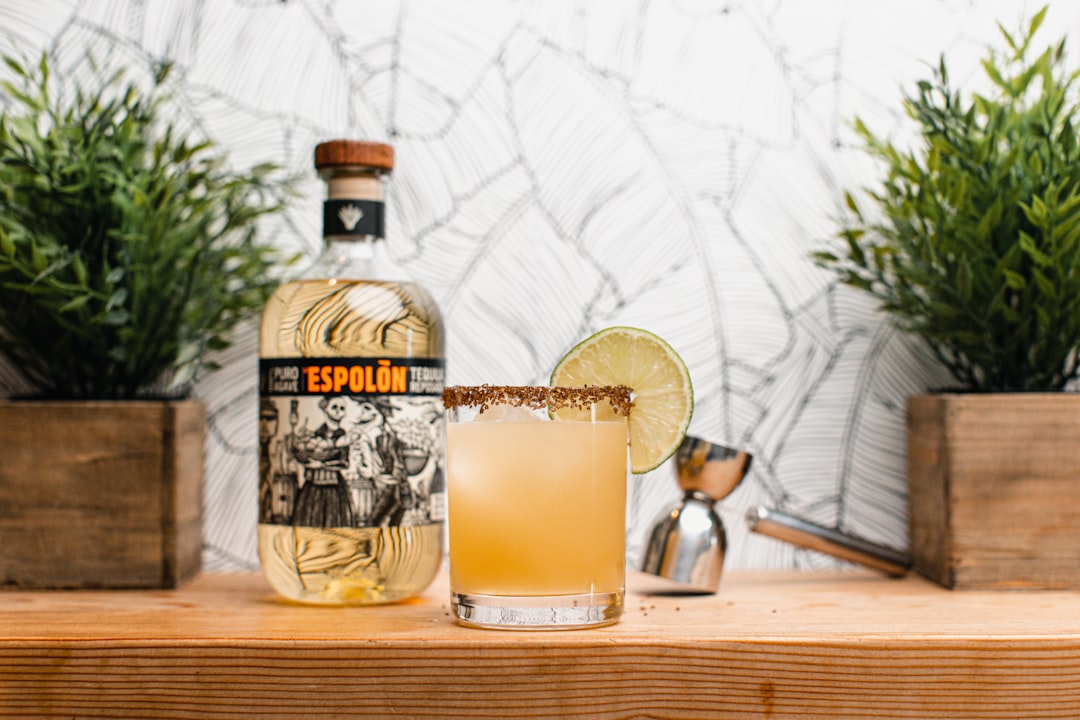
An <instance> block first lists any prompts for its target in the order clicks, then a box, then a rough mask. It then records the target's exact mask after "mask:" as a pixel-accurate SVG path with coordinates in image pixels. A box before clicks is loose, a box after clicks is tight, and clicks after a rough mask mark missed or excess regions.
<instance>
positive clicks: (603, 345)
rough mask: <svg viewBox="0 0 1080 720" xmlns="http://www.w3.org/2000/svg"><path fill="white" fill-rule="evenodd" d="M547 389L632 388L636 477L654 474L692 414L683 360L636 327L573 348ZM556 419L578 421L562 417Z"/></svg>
mask: <svg viewBox="0 0 1080 720" xmlns="http://www.w3.org/2000/svg"><path fill="white" fill-rule="evenodd" d="M646 360H647V362H645V361H646ZM551 384H552V385H561V386H575V385H627V386H629V387H630V388H631V390H632V391H633V393H634V402H633V407H632V409H631V412H630V461H631V463H630V464H631V472H633V473H635V474H641V473H645V472H648V471H650V470H654V469H656V468H657V467H659V466H660V465H662V464H663V463H664V461H666V460H667V459H668V458H669V457H671V456H672V455H673V454H674V453H675V451H676V450H677V449H678V447H679V444H680V443H681V442H682V440H683V438H685V437H686V432H687V430H688V429H689V426H690V419H691V417H692V416H693V412H694V390H693V383H692V382H691V379H690V372H689V370H688V369H687V367H686V364H685V363H684V362H683V360H682V358H681V357H680V356H679V354H678V353H677V352H676V351H675V350H674V349H673V348H672V347H671V345H670V344H668V343H667V342H666V341H665V340H664V339H663V338H661V337H659V336H658V335H656V334H655V333H652V332H649V331H648V330H642V329H640V328H635V327H628V326H622V325H620V326H614V327H609V328H605V329H604V330H600V331H599V332H597V333H594V334H593V335H590V336H589V337H587V338H585V339H584V340H582V341H581V342H579V343H577V344H576V345H575V346H574V347H572V348H571V349H570V351H569V352H567V353H566V355H565V356H563V358H562V359H561V360H560V361H559V363H558V364H557V365H556V366H555V369H554V370H553V371H552V373H551ZM556 416H557V417H558V418H559V419H564V420H570V419H581V418H580V417H579V416H578V415H575V414H571V413H566V412H564V411H559V412H558V413H557V414H556ZM612 416H613V417H614V413H612Z"/></svg>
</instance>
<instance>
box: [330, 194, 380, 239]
mask: <svg viewBox="0 0 1080 720" xmlns="http://www.w3.org/2000/svg"><path fill="white" fill-rule="evenodd" d="M383 207H384V205H383V203H382V202H379V201H377V200H326V201H324V202H323V237H332V236H338V235H354V236H364V235H371V236H374V237H377V238H382V237H386V235H385V232H384V229H383V228H384V219H383Z"/></svg>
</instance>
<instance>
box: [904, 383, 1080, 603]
mask: <svg viewBox="0 0 1080 720" xmlns="http://www.w3.org/2000/svg"><path fill="white" fill-rule="evenodd" d="M907 439H908V450H907V461H908V468H907V474H908V491H909V495H910V501H911V506H910V515H909V528H910V545H911V556H912V561H913V564H914V567H915V569H916V570H917V571H918V572H919V573H920V574H922V575H924V576H926V577H927V578H929V579H931V580H933V581H935V582H937V583H939V584H941V585H943V586H945V587H948V588H957V589H1023V588H1046V589H1064V588H1080V394H1075V393H1003V394H937V395H919V396H913V397H911V398H909V399H908V405H907Z"/></svg>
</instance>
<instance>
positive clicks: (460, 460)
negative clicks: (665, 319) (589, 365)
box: [444, 386, 629, 629]
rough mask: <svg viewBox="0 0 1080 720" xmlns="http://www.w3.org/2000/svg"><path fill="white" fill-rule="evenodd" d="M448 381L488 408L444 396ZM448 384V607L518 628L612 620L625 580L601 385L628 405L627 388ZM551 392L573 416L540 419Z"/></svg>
mask: <svg viewBox="0 0 1080 720" xmlns="http://www.w3.org/2000/svg"><path fill="white" fill-rule="evenodd" d="M458 391H462V392H465V391H477V392H479V393H480V396H482V397H483V399H484V400H485V401H486V404H487V409H486V411H485V412H477V410H478V404H479V403H473V404H471V405H470V403H469V402H467V400H469V398H468V397H462V398H458V399H454V397H453V396H454V393H455V392H458ZM447 393H448V394H447V395H444V400H445V399H446V398H447V397H448V396H450V397H451V400H450V401H448V402H447V408H448V409H449V410H450V422H449V424H448V425H447V469H448V482H447V489H448V497H449V511H450V512H449V530H450V584H451V593H452V604H453V605H454V608H455V614H456V616H457V618H458V619H459V620H460V621H461V622H464V623H467V624H473V625H481V626H485V627H516V628H526V629H528V628H543V627H561V628H566V627H585V626H590V625H602V624H607V623H610V622H614V621H615V620H617V619H618V617H619V614H620V613H621V610H622V596H623V592H624V585H625V557H626V540H625V538H626V530H625V528H626V474H627V425H626V415H625V413H623V414H618V413H617V412H616V411H615V410H614V407H615V406H613V405H612V404H611V400H610V397H609V395H612V394H613V395H614V396H615V397H617V398H619V399H617V400H616V404H618V403H620V402H621V403H624V404H625V406H628V404H629V396H628V392H625V388H623V389H622V390H621V391H620V392H615V391H614V390H613V389H605V388H577V389H575V388H535V387H530V388H494V387H488V386H485V387H484V388H450V389H448V391H447ZM473 399H475V398H473ZM459 400H461V401H460V402H459ZM560 402H563V403H567V405H566V406H564V407H563V408H562V410H564V411H565V413H564V414H569V415H571V416H572V417H573V418H574V419H566V420H560V419H550V417H549V408H550V407H551V406H552V403H560ZM507 407H509V408H510V410H509V411H507V410H506V408H507ZM597 407H599V410H597V411H596V412H594V408H597ZM554 414H555V415H556V416H557V417H561V414H560V413H559V411H558V410H556V412H555V413H554Z"/></svg>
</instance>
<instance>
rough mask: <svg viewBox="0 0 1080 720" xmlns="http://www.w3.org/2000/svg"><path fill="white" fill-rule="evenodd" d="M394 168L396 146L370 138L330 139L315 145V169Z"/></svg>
mask: <svg viewBox="0 0 1080 720" xmlns="http://www.w3.org/2000/svg"><path fill="white" fill-rule="evenodd" d="M342 166H353V167H369V168H374V169H377V170H393V169H394V148H393V146H392V145H387V144H386V143H381V142H373V141H370V140H328V141H327V142H323V143H319V144H318V145H316V146H315V169H316V170H322V169H323V168H331V167H342Z"/></svg>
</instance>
